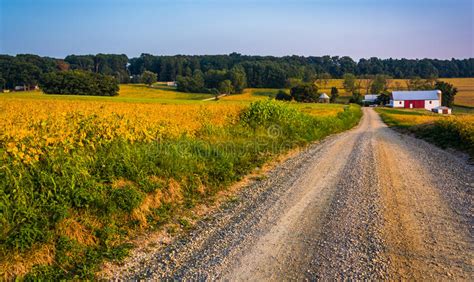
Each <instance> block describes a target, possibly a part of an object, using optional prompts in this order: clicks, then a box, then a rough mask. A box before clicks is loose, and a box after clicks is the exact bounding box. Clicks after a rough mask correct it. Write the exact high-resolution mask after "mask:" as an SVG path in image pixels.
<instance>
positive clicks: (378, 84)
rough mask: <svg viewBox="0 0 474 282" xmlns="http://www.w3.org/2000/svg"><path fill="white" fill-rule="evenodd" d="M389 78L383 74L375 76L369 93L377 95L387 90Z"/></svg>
mask: <svg viewBox="0 0 474 282" xmlns="http://www.w3.org/2000/svg"><path fill="white" fill-rule="evenodd" d="M388 83H389V77H388V76H386V75H383V74H377V75H376V76H375V78H374V81H373V82H372V85H371V86H370V92H371V93H373V94H379V93H382V92H383V91H386V90H387V89H388Z"/></svg>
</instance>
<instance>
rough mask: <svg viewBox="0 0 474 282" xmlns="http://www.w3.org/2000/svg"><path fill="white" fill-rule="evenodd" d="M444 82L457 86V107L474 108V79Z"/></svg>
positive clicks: (447, 79)
mask: <svg viewBox="0 0 474 282" xmlns="http://www.w3.org/2000/svg"><path fill="white" fill-rule="evenodd" d="M441 80H443V81H446V82H449V83H451V84H453V85H454V86H456V88H457V89H458V94H457V95H456V98H455V99H454V103H455V104H456V105H461V106H470V107H474V78H443V79H441Z"/></svg>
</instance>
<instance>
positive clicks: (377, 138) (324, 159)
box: [115, 108, 474, 280]
mask: <svg viewBox="0 0 474 282" xmlns="http://www.w3.org/2000/svg"><path fill="white" fill-rule="evenodd" d="M473 188H474V169H473V167H472V166H469V165H467V164H466V162H465V161H464V160H461V159H458V158H457V157H455V156H453V155H451V154H450V153H448V152H445V151H443V150H440V149H438V148H436V147H434V146H432V145H430V144H427V143H425V142H424V141H421V140H417V139H414V138H412V137H410V136H406V135H401V134H399V133H396V132H395V131H393V130H391V129H389V128H387V127H386V126H385V125H384V124H383V123H382V121H381V120H380V118H379V116H378V115H377V114H376V113H375V112H374V111H373V109H370V108H364V117H363V119H362V121H361V123H360V125H359V126H358V127H357V128H355V129H353V130H350V131H347V132H345V133H341V134H338V135H334V136H331V137H329V138H327V139H326V140H324V141H323V142H321V143H319V144H315V145H312V146H310V147H309V148H308V149H306V150H305V151H304V152H303V153H301V154H299V155H297V156H295V157H292V158H290V159H289V160H287V161H285V162H284V163H282V164H281V165H279V166H278V167H276V168H275V169H273V170H272V171H271V172H270V173H269V175H268V178H266V179H264V180H261V181H256V182H255V183H253V184H251V186H250V187H248V188H247V189H244V190H243V191H242V192H241V193H240V194H239V195H238V196H239V200H238V201H236V202H233V203H229V204H228V206H227V207H225V208H223V209H220V210H219V211H217V212H215V213H213V214H212V215H211V216H210V217H209V218H207V219H206V220H203V221H202V222H200V223H199V224H198V225H197V227H196V228H194V229H193V231H191V233H190V234H187V235H186V236H184V237H181V238H179V239H178V240H176V241H175V242H173V243H171V244H170V245H168V246H167V247H166V248H164V249H162V250H160V251H159V252H157V253H149V254H147V255H145V256H142V257H141V258H140V259H137V258H135V259H133V258H132V259H131V260H130V261H128V262H126V263H125V264H124V265H123V266H122V267H121V269H118V270H117V272H115V273H116V276H115V278H125V279H131V278H135V279H136V278H149V279H151V278H153V279H155V278H173V279H222V280H288V279H298V280H299V279H317V278H325V279H333V278H338V279H340V278H354V279H397V280H399V279H462V280H472V279H473V278H474V276H473V254H474V248H473V246H474V240H473V231H474V230H473V228H474V220H473V205H472V202H473V201H472V200H473V193H472V192H473Z"/></svg>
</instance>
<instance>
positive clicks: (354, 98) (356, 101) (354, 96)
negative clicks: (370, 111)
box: [349, 91, 362, 104]
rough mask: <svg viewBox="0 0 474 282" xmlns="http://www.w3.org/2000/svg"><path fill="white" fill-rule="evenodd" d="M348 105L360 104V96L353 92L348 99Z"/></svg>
mask: <svg viewBox="0 0 474 282" xmlns="http://www.w3.org/2000/svg"><path fill="white" fill-rule="evenodd" d="M349 103H354V104H362V95H361V94H360V93H359V92H358V91H354V93H352V97H351V98H350V99H349Z"/></svg>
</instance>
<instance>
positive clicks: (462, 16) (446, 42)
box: [0, 0, 474, 60]
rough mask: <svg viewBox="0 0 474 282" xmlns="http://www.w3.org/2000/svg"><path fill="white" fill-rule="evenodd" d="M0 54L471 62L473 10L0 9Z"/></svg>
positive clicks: (458, 6) (47, 1)
mask: <svg viewBox="0 0 474 282" xmlns="http://www.w3.org/2000/svg"><path fill="white" fill-rule="evenodd" d="M0 1H1V2H0V3H1V4H0V5H1V6H0V10H1V11H0V53H2V54H10V55H15V54H24V53H31V54H37V55H41V56H49V57H56V58H64V57H65V56H66V55H70V54H77V55H84V54H97V53H114V54H126V55H127V56H129V57H137V56H139V55H140V54H141V53H150V54H154V55H177V54H183V55H216V54H229V53H232V52H237V53H240V54H243V55H261V56H277V57H281V56H291V55H298V56H324V55H330V56H349V57H352V58H353V59H355V60H359V59H360V58H370V57H379V58H394V59H395V58H408V59H415V58H417V59H423V58H433V59H451V58H458V59H462V58H472V57H474V48H473V40H474V39H473V37H474V34H473V4H472V1H470V0H460V1H455V2H453V1H448V0H433V1H427V0H414V1H407V0H401V1H384V2H383V3H378V2H377V1H373V0H360V1H347V0H339V1H326V0H319V1H303V0H298V1H293V2H291V3H288V1H278V0H264V1H232V0H231V1H213V0H206V1H204V0H201V1H183V0H182V1H150V0H137V1H130V0H117V1H112V0H100V1H90V0H83V1H78V0H66V1H58V0H37V1H32V0H15V1H13V0H0Z"/></svg>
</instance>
